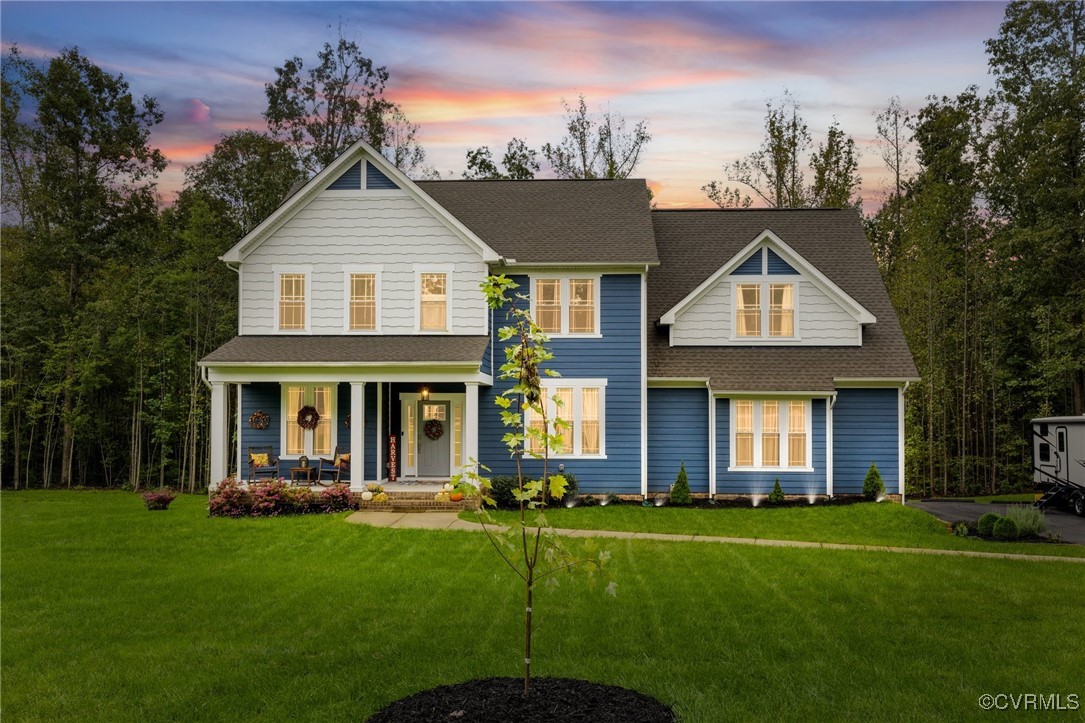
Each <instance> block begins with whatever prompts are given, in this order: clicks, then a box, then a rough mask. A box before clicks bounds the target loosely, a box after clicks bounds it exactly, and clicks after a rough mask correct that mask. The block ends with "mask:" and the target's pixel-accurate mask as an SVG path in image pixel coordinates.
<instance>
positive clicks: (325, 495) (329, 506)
mask: <svg viewBox="0 0 1085 723" xmlns="http://www.w3.org/2000/svg"><path fill="white" fill-rule="evenodd" d="M320 502H321V507H322V509H323V510H324V511H325V512H342V511H344V510H356V509H358V504H357V503H356V502H355V501H354V495H352V494H351V493H350V487H349V486H348V485H342V484H337V485H332V486H331V487H329V488H327V489H326V490H324V491H322V492H321V493H320Z"/></svg>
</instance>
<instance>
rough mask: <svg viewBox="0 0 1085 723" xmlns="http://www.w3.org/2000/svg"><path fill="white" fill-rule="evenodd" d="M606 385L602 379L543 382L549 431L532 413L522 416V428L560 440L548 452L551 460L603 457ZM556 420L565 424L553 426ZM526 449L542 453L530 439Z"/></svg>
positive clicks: (537, 444) (547, 380)
mask: <svg viewBox="0 0 1085 723" xmlns="http://www.w3.org/2000/svg"><path fill="white" fill-rule="evenodd" d="M606 385H607V383H606V380H605V379H565V378H554V379H545V380H543V393H544V395H545V396H546V416H547V419H548V420H549V422H550V428H549V430H547V429H546V427H544V423H543V420H542V418H541V417H540V416H539V415H538V414H536V413H534V412H532V411H531V410H526V411H525V413H524V425H525V427H526V428H527V429H535V430H538V431H540V432H545V431H549V433H550V434H553V435H558V436H560V437H561V443H560V445H558V446H554V447H551V448H550V456H551V457H603V456H605V455H606V439H605V437H606V435H605V429H606V427H605V423H606V420H605V416H606V399H605V395H606ZM558 419H560V420H562V421H563V422H564V423H565V424H564V425H561V426H557V425H555V424H554V421H555V420H558ZM527 448H528V450H529V451H532V452H536V453H538V454H542V451H543V450H542V445H541V444H539V443H538V442H537V441H536V440H534V439H533V438H529V439H528V442H527Z"/></svg>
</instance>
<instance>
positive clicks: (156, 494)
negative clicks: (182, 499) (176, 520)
mask: <svg viewBox="0 0 1085 723" xmlns="http://www.w3.org/2000/svg"><path fill="white" fill-rule="evenodd" d="M140 496H141V497H142V498H143V504H145V505H147V509H148V510H165V509H168V508H169V506H170V502H173V501H174V500H175V499H176V498H177V495H176V494H175V493H174V492H173V490H171V489H167V488H165V487H163V488H161V489H157V490H152V491H150V492H144V493H143V494H142V495H140Z"/></svg>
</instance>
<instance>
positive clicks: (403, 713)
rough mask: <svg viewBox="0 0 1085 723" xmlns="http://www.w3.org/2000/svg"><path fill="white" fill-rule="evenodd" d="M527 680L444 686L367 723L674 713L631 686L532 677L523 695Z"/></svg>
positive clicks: (606, 719)
mask: <svg viewBox="0 0 1085 723" xmlns="http://www.w3.org/2000/svg"><path fill="white" fill-rule="evenodd" d="M523 692H524V680H523V678H485V679H483V680H469V681H467V682H466V683H457V684H456V685H442V686H439V687H437V688H431V689H430V690H424V691H422V692H421V693H415V694H414V695H412V696H409V697H407V698H403V699H402V700H397V701H396V702H394V703H391V704H389V705H387V706H385V707H384V708H382V709H381V710H379V711H377V713H376V714H375V715H373V716H372V717H371V718H370V719H369V723H398V722H400V721H412V722H413V721H419V722H426V721H432V722H433V723H437V722H438V721H440V722H441V723H449V722H450V721H453V722H456V723H468V722H471V723H498V722H501V723H504V722H506V721H508V722H510V723H512V722H513V721H515V722H517V723H550V722H551V721H583V722H584V723H588V722H589V721H590V722H592V723H671V722H672V721H674V720H675V717H674V711H672V710H671V709H670V708H669V707H668V706H665V705H663V704H662V703H660V702H659V701H658V700H656V699H655V698H651V697H649V696H647V695H644V694H643V693H638V692H636V691H635V690H629V689H628V688H619V687H617V686H614V685H601V684H599V683H591V682H588V681H586V680H574V679H572V678H532V680H531V695H530V696H529V697H528V698H524V697H523Z"/></svg>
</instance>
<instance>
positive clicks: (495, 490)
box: [490, 472, 580, 510]
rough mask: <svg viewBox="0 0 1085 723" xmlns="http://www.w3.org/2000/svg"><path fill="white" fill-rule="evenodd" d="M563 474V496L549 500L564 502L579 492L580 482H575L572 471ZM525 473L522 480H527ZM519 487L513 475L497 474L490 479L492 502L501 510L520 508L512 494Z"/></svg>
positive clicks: (574, 497)
mask: <svg viewBox="0 0 1085 723" xmlns="http://www.w3.org/2000/svg"><path fill="white" fill-rule="evenodd" d="M562 474H563V475H564V476H565V481H566V483H567V484H566V487H565V496H563V497H562V498H561V499H560V500H551V502H554V503H557V502H564V501H565V500H573V499H576V498H577V496H578V494H579V492H580V484H579V483H578V482H577V479H576V476H575V475H574V474H573V473H572V472H564V473H562ZM527 479H528V478H527V476H526V475H525V477H524V480H525V482H526V481H527ZM517 489H519V484H518V483H517V481H516V476H515V475H498V476H496V477H493V478H491V479H490V495H491V496H492V497H493V498H494V502H495V503H497V507H498V508H499V509H502V510H518V509H520V503H519V502H517V501H516V498H515V497H514V496H513V492H515V491H516V490H517Z"/></svg>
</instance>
